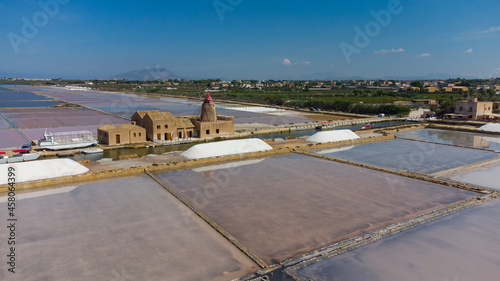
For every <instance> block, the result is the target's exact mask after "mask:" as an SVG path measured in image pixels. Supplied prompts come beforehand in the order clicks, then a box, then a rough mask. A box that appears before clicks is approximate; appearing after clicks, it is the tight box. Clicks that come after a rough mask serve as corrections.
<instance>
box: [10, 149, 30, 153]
mask: <svg viewBox="0 0 500 281" xmlns="http://www.w3.org/2000/svg"><path fill="white" fill-rule="evenodd" d="M12 152H14V153H28V152H29V151H28V150H27V149H16V150H12Z"/></svg>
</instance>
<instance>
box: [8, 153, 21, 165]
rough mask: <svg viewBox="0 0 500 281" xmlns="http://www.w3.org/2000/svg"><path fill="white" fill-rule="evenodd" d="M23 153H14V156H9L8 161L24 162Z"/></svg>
mask: <svg viewBox="0 0 500 281" xmlns="http://www.w3.org/2000/svg"><path fill="white" fill-rule="evenodd" d="M23 161H24V159H23V155H22V154H16V155H12V157H9V158H8V159H7V163H17V162H23Z"/></svg>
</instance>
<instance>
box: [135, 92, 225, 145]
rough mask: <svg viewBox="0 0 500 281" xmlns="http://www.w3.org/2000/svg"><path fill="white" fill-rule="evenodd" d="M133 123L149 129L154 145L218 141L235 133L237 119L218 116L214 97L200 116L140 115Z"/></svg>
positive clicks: (148, 132) (155, 111) (208, 101)
mask: <svg viewBox="0 0 500 281" xmlns="http://www.w3.org/2000/svg"><path fill="white" fill-rule="evenodd" d="M131 119H132V123H133V124H137V125H138V126H141V127H143V128H145V129H146V136H147V139H148V140H151V141H160V142H161V141H170V140H179V139H187V138H206V137H217V136H222V135H228V134H232V133H233V132H234V118H233V117H225V116H217V113H216V110H215V104H214V102H213V100H212V97H211V96H210V94H207V96H206V98H205V100H204V101H203V104H202V106H201V114H200V116H181V117H174V116H172V114H170V113H169V112H159V111H158V110H151V111H137V112H135V113H134V114H133V115H132V118H131Z"/></svg>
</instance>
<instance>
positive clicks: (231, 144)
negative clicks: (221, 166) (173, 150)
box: [181, 139, 273, 159]
mask: <svg viewBox="0 0 500 281" xmlns="http://www.w3.org/2000/svg"><path fill="white" fill-rule="evenodd" d="M272 149H273V148H272V147H271V146H270V145H268V144H267V143H265V142H264V141H262V140H260V139H243V140H228V141H220V142H212V143H204V144H197V145H195V146H193V147H191V148H190V149H188V150H186V151H184V152H183V153H182V154H181V156H184V157H186V158H188V159H200V158H209V157H217V156H225V155H234V154H242V153H249V152H258V151H266V150H272Z"/></svg>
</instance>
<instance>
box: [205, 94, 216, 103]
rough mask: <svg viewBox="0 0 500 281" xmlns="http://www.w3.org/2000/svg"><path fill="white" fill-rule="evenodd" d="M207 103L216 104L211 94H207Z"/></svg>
mask: <svg viewBox="0 0 500 281" xmlns="http://www.w3.org/2000/svg"><path fill="white" fill-rule="evenodd" d="M205 103H214V101H213V100H212V97H211V96H210V93H207V97H206V98H205Z"/></svg>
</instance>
